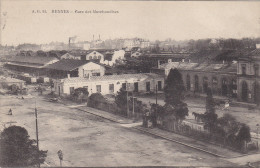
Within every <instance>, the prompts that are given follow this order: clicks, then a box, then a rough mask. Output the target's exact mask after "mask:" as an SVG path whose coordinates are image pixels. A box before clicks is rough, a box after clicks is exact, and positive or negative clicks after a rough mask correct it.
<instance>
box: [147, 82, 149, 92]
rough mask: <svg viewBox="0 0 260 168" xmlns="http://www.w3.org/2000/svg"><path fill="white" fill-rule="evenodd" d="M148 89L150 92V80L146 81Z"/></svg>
mask: <svg viewBox="0 0 260 168" xmlns="http://www.w3.org/2000/svg"><path fill="white" fill-rule="evenodd" d="M146 91H147V92H150V82H146Z"/></svg>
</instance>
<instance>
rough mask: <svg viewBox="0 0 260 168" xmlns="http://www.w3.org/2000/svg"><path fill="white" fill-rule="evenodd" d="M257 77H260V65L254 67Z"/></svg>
mask: <svg viewBox="0 0 260 168" xmlns="http://www.w3.org/2000/svg"><path fill="white" fill-rule="evenodd" d="M254 71H255V76H259V65H257V64H256V65H254Z"/></svg>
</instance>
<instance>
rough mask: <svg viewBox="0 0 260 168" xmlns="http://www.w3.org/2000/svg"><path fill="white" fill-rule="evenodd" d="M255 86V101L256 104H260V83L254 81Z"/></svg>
mask: <svg viewBox="0 0 260 168" xmlns="http://www.w3.org/2000/svg"><path fill="white" fill-rule="evenodd" d="M253 88H254V90H253V91H254V102H255V103H256V104H260V87H259V83H257V82H255V83H253Z"/></svg>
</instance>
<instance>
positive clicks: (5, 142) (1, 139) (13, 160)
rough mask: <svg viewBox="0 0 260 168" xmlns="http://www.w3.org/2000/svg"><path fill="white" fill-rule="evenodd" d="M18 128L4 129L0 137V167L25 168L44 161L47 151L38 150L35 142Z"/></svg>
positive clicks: (21, 128) (23, 130)
mask: <svg viewBox="0 0 260 168" xmlns="http://www.w3.org/2000/svg"><path fill="white" fill-rule="evenodd" d="M29 137H30V136H29V135H28V132H27V130H26V129H25V128H23V127H20V126H10V127H8V128H5V129H4V130H3V132H2V133H1V136H0V156H1V157H0V166H8V167H18V166H19V167H27V166H35V165H37V164H39V163H40V164H41V163H43V162H44V161H45V158H46V156H47V151H42V150H38V149H37V146H36V145H35V143H36V141H35V140H33V139H29Z"/></svg>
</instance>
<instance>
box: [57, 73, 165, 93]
mask: <svg viewBox="0 0 260 168" xmlns="http://www.w3.org/2000/svg"><path fill="white" fill-rule="evenodd" d="M156 85H157V88H158V91H162V89H163V86H164V77H163V76H162V75H158V74H153V73H143V74H122V75H105V76H92V77H90V78H82V77H74V78H73V77H68V78H65V79H61V80H56V81H55V83H54V87H55V92H56V93H57V94H58V95H70V94H71V93H73V91H74V89H77V88H80V87H83V88H87V89H88V91H89V93H90V94H92V93H97V92H99V93H101V94H103V95H106V94H116V93H117V92H118V91H119V90H120V89H121V88H123V89H124V90H127V91H131V92H155V91H156Z"/></svg>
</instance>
